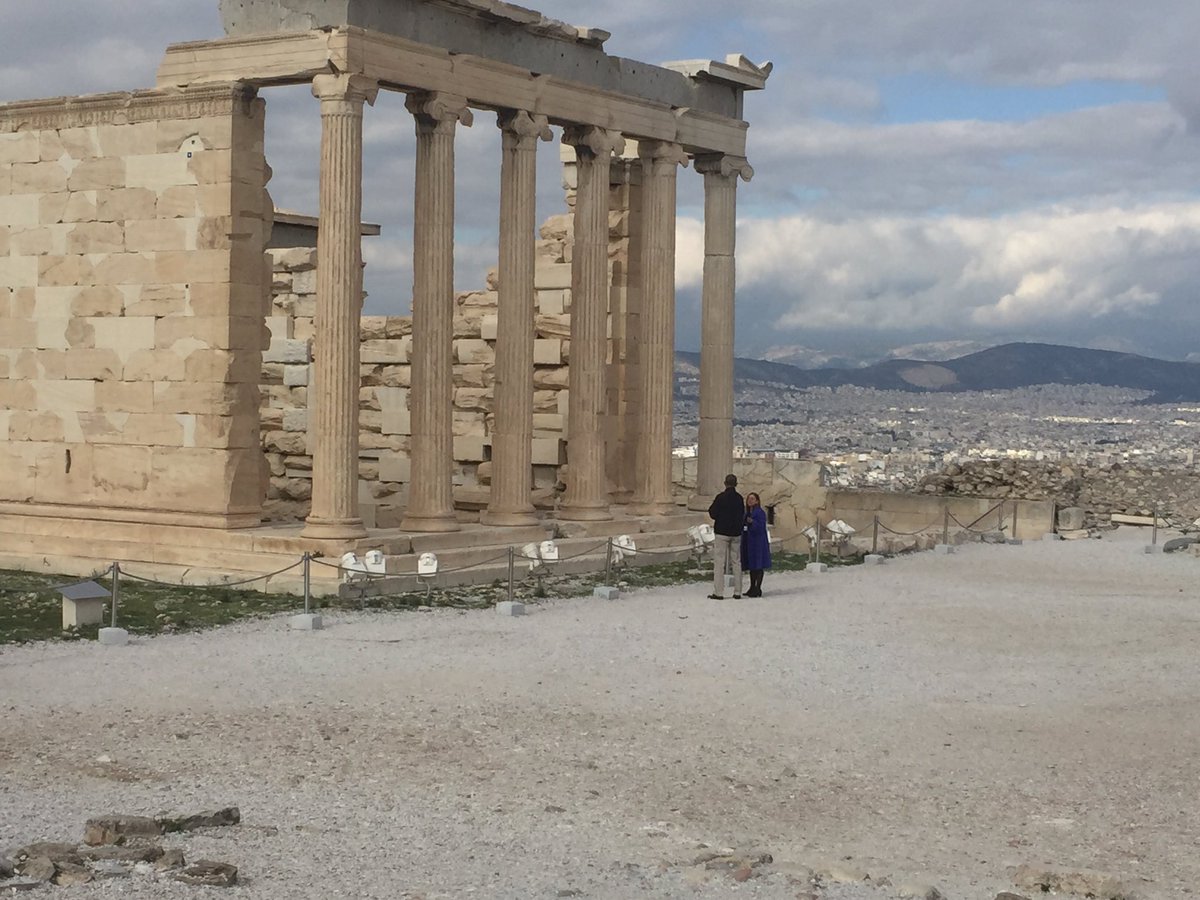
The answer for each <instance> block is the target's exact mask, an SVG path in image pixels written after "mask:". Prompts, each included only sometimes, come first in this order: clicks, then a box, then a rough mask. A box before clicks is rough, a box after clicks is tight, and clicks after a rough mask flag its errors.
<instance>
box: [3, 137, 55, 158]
mask: <svg viewBox="0 0 1200 900" xmlns="http://www.w3.org/2000/svg"><path fill="white" fill-rule="evenodd" d="M54 158H55V159H57V158H58V157H54ZM40 159H41V154H40V153H39V148H38V133H37V132H35V131H17V132H9V133H6V134H0V166H2V165H9V164H11V163H32V162H37V161H38V160H40Z"/></svg>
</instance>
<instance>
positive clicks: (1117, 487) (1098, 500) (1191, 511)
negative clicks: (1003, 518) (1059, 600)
mask: <svg viewBox="0 0 1200 900" xmlns="http://www.w3.org/2000/svg"><path fill="white" fill-rule="evenodd" d="M920 490H922V491H924V492H925V493H929V494H960V495H963V496H968V497H988V498H993V499H997V500H1000V499H1005V498H1019V499H1022V500H1053V501H1054V502H1055V503H1057V504H1058V505H1059V506H1064V507H1080V508H1082V509H1084V510H1086V511H1087V513H1088V525H1089V526H1092V525H1095V524H1099V523H1104V522H1107V520H1108V517H1109V516H1110V515H1112V514H1113V513H1120V514H1124V515H1133V516H1149V515H1152V514H1153V512H1154V510H1156V509H1157V510H1158V511H1159V512H1160V513H1171V514H1173V515H1176V516H1179V517H1182V518H1186V519H1188V520H1192V519H1195V518H1197V517H1198V516H1200V470H1197V469H1195V468H1163V467H1141V466H1131V465H1122V464H1120V463H1113V464H1108V465H1094V464H1085V463H1074V462H1032V461H1025V460H1015V459H1003V460H978V461H969V462H964V463H961V464H958V463H955V464H951V465H948V466H946V468H945V469H943V470H942V471H941V472H937V473H935V474H932V475H927V476H925V478H923V479H922V480H921V484H920Z"/></svg>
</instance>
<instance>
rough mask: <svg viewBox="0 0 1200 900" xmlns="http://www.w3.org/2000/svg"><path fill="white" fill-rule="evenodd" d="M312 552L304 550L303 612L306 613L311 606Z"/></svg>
mask: <svg viewBox="0 0 1200 900" xmlns="http://www.w3.org/2000/svg"><path fill="white" fill-rule="evenodd" d="M311 566H312V554H310V553H309V552H308V551H307V550H305V551H304V614H305V615H308V614H309V611H310V608H311V606H312V570H311Z"/></svg>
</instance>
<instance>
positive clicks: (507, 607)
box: [496, 600, 525, 616]
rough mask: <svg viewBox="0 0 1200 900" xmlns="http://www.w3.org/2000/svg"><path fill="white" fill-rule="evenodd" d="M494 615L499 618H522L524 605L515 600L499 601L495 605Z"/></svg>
mask: <svg viewBox="0 0 1200 900" xmlns="http://www.w3.org/2000/svg"><path fill="white" fill-rule="evenodd" d="M496 613H497V614H498V615H501V616H523V615H525V604H524V603H521V602H519V601H517V600H501V601H500V602H499V603H497V604H496Z"/></svg>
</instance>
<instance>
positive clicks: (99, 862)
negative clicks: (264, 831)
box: [0, 806, 241, 893]
mask: <svg viewBox="0 0 1200 900" xmlns="http://www.w3.org/2000/svg"><path fill="white" fill-rule="evenodd" d="M240 821H241V813H240V812H239V811H238V808H237V807H236V806H230V807H226V808H225V809H219V810H215V811H212V812H201V813H196V814H194V815H189V816H159V817H150V816H122V815H110V816H100V817H97V818H94V819H88V820H87V823H86V824H85V825H84V830H83V843H82V844H76V843H71V842H58V841H38V842H35V843H31V844H25V845H24V846H21V847H16V848H14V849H12V850H9V851H7V852H6V853H4V854H2V855H0V893H3V892H5V891H19V890H28V889H32V888H35V887H39V886H40V885H43V884H52V885H57V886H59V887H72V886H74V885H80V884H87V883H88V882H90V881H96V880H98V879H102V878H122V877H129V876H136V877H141V878H148V879H151V880H159V879H170V880H172V881H179V882H182V883H183V884H194V885H207V886H209V887H230V886H232V885H234V884H237V877H238V870H237V866H232V865H229V864H228V863H223V862H214V861H212V860H206V859H201V860H197V861H196V862H193V863H191V864H189V863H188V862H187V860H186V859H185V857H184V853H183V850H181V849H180V848H178V847H170V848H168V847H163V846H162V843H161V841H160V839H161V838H162V836H163V835H166V834H172V833H176V832H185V831H195V830H197V829H200V828H221V827H227V826H231V825H237V824H238V823H239V822H240Z"/></svg>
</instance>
